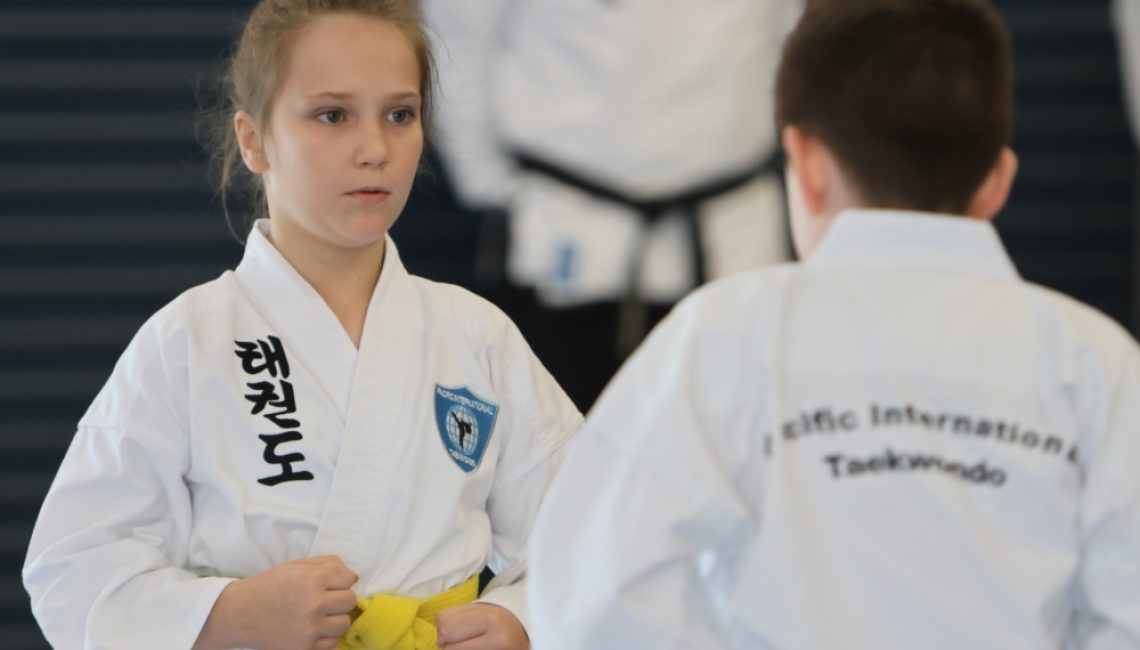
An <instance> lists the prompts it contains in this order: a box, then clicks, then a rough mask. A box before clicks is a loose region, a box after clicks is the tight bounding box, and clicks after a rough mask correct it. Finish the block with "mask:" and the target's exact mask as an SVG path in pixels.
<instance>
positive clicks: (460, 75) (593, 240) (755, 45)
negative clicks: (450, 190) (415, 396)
mask: <svg viewBox="0 0 1140 650" xmlns="http://www.w3.org/2000/svg"><path fill="white" fill-rule="evenodd" d="M422 5H423V6H424V11H425V15H426V17H427V20H428V23H429V25H430V26H431V27H432V32H433V33H434V34H435V35H436V36H437V37H438V41H437V44H436V47H435V51H436V52H437V56H438V62H439V69H440V85H441V87H442V90H443V92H442V93H441V100H440V110H439V119H438V120H437V125H438V127H439V128H438V136H439V137H438V138H437V140H436V143H437V144H438V145H439V147H440V149H441V151H442V153H443V154H444V158H445V161H446V162H447V163H448V171H449V175H450V176H451V178H452V179H453V180H454V184H455V185H456V188H457V190H458V191H459V194H460V196H461V197H462V198H464V199H465V202H467V203H469V204H473V205H494V206H504V205H506V206H507V207H508V208H509V212H510V224H511V246H510V251H509V255H508V265H507V266H508V273H509V276H510V278H511V279H512V280H513V281H514V283H515V284H517V285H521V286H528V287H529V286H533V287H535V288H536V289H537V291H538V295H539V297H540V298H542V299H543V301H544V302H545V303H547V304H548V305H552V306H573V305H578V304H582V303H586V302H591V301H597V300H618V299H621V298H623V297H624V296H625V295H626V294H627V292H628V291H629V290H630V289H631V283H632V284H633V285H634V288H635V289H636V291H637V292H639V293H640V295H642V296H643V297H644V298H646V299H649V300H652V301H657V302H673V301H675V300H677V299H678V298H680V297H681V296H682V295H683V294H684V293H685V292H687V291H688V290H690V289H691V288H692V287H693V282H694V277H695V276H696V274H695V272H694V266H693V257H694V255H691V254H690V249H691V248H692V238H691V236H690V230H689V224H688V223H687V221H686V217H684V215H683V214H681V213H682V212H684V211H685V210H679V209H675V208H677V206H672V207H671V208H670V209H668V210H665V211H664V212H663V213H662V214H658V215H655V216H656V217H659V219H657V220H656V221H654V222H653V224H652V225H648V224H647V223H646V219H645V218H644V217H645V216H646V215H643V214H639V213H638V211H637V210H633V209H631V208H630V207H629V206H628V205H624V204H622V203H619V202H615V201H614V200H610V199H607V198H601V197H600V196H599V195H598V194H597V193H595V192H588V191H583V190H582V189H581V187H579V186H575V185H572V184H567V183H566V182H564V181H563V180H555V179H554V178H552V177H551V176H550V175H549V174H546V173H536V172H535V171H534V170H533V169H531V170H529V171H522V172H520V170H519V169H518V168H517V165H516V162H517V156H518V155H519V154H522V155H523V156H525V157H527V158H535V159H538V160H540V161H542V162H543V163H545V164H547V165H549V166H551V167H554V168H557V169H559V170H562V171H565V172H568V173H570V174H572V175H574V176H577V177H580V178H582V179H585V180H588V181H590V182H591V183H592V184H596V185H599V186H603V187H605V188H608V189H611V190H613V191H614V192H615V193H617V194H620V195H621V196H623V197H627V198H629V199H631V200H635V201H638V202H646V203H654V202H662V201H663V202H666V203H668V200H667V199H669V198H672V197H675V196H676V195H678V194H685V193H690V192H692V191H693V190H695V189H697V188H701V187H702V186H704V185H705V184H713V185H715V184H717V183H718V182H720V181H725V180H726V179H731V178H734V177H735V178H742V179H743V180H741V182H740V184H739V185H733V186H732V189H731V190H728V191H724V192H721V193H715V192H714V196H713V197H711V198H707V199H706V200H702V201H698V202H697V205H693V206H688V208H692V210H693V211H694V212H695V215H696V217H695V218H696V219H697V220H698V221H699V231H700V233H701V240H703V246H702V249H703V253H704V255H705V258H706V263H705V264H704V265H702V266H704V271H705V272H706V274H707V276H708V277H719V276H721V275H725V274H728V273H732V272H735V271H739V270H742V269H749V268H754V267H756V266H759V265H762V264H766V263H770V262H775V261H781V260H784V259H786V257H787V254H786V236H785V231H784V228H785V226H784V218H783V214H784V209H783V194H782V185H781V183H780V180H779V176H778V174H777V173H775V172H776V171H778V168H777V167H774V166H768V167H767V169H768V172H769V173H764V171H763V169H764V167H765V166H764V164H763V163H764V162H765V161H767V160H769V159H770V158H771V156H772V155H773V154H774V153H775V151H776V149H777V147H778V142H777V134H776V132H775V126H774V124H773V123H772V119H771V114H772V85H773V83H774V76H775V70H776V63H777V61H778V59H779V53H780V47H781V46H782V42H783V38H784V36H785V34H786V33H787V32H788V31H789V30H790V28H791V27H792V25H793V24H794V21H795V19H796V18H798V15H799V6H800V3H799V2H798V1H796V0H716V1H715V2H691V1H690V0H606V1H601V0H487V1H485V2H477V3H472V2H455V0H424V2H422ZM730 185H731V183H730ZM643 243H644V245H645V246H646V249H645V251H644V257H643V260H644V263H643V264H642V265H641V270H640V272H639V273H638V272H637V271H635V270H634V268H635V267H636V261H637V259H638V258H639V257H641V256H640V255H639V253H638V250H639V248H640V247H641V246H642V244H643ZM631 273H634V274H635V275H636V276H637V277H639V278H640V279H639V280H635V279H632V278H631Z"/></svg>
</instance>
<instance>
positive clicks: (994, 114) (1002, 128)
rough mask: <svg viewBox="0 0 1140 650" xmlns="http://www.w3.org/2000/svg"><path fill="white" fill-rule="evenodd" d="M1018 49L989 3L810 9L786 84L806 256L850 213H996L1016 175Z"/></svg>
mask: <svg viewBox="0 0 1140 650" xmlns="http://www.w3.org/2000/svg"><path fill="white" fill-rule="evenodd" d="M1010 49H1011V48H1010V43H1009V35H1008V32H1007V30H1006V28H1005V25H1004V23H1003V22H1002V20H1001V18H1000V17H999V16H998V15H997V13H996V12H995V11H994V9H993V8H992V7H990V6H989V3H988V2H987V0H809V1H808V6H807V9H806V10H805V13H804V16H803V18H802V19H801V20H800V23H799V25H798V26H797V27H796V29H795V30H794V31H793V32H792V34H791V35H790V36H789V38H788V42H787V44H786V45H785V47H784V54H783V59H782V61H781V63H780V70H779V76H778V80H777V86H776V120H777V123H778V126H779V127H780V130H781V131H782V133H783V140H784V146H785V149H786V150H787V153H788V157H789V162H790V167H791V169H790V171H791V174H789V180H790V184H791V187H790V191H791V194H792V203H793V227H794V229H795V230H797V231H801V232H797V233H796V235H797V237H796V239H797V242H796V243H797V248H798V249H799V250H800V253H801V255H806V254H807V253H809V252H810V250H811V248H813V247H814V244H815V243H818V239H820V238H822V235H823V233H824V232H825V231H826V227H827V225H828V224H829V223H830V218H831V217H832V216H834V215H835V213H837V212H839V211H841V210H843V209H845V208H850V207H870V208H888V209H902V210H921V211H926V212H940V213H948V214H961V215H969V216H975V217H979V218H991V217H992V216H994V214H996V213H997V212H998V211H999V210H1000V209H1001V206H1002V205H1003V204H1004V202H1005V198H1006V196H1007V195H1008V191H1009V184H1010V183H1011V182H1012V178H1013V175H1014V173H1015V171H1016V166H1017V163H1016V159H1015V158H1014V157H1013V154H1012V152H1010V151H1009V149H1008V144H1009V140H1010V134H1011V130H1012V122H1013V83H1012V76H1013V73H1012V67H1013V65H1012V60H1011V53H1010ZM797 212H799V213H800V214H796V213H797ZM813 218H814V219H815V220H814V221H812V220H813ZM797 220H798V221H799V222H800V223H799V224H797V223H796V221H797ZM805 224H806V225H805ZM805 230H806V232H804V231H805ZM805 249H806V250H805Z"/></svg>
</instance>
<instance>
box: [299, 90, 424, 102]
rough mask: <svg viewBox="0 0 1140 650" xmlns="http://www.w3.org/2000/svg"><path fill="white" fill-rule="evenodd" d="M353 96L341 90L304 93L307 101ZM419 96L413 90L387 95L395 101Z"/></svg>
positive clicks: (335, 99)
mask: <svg viewBox="0 0 1140 650" xmlns="http://www.w3.org/2000/svg"><path fill="white" fill-rule="evenodd" d="M355 97H356V95H355V93H341V92H332V91H328V92H321V93H316V94H313V95H305V99H306V100H308V101H315V100H320V99H331V100H333V101H347V100H350V99H353V98H355ZM419 98H420V94H419V93H418V92H415V91H407V92H401V93H395V94H393V95H389V96H388V99H389V100H395V101H404V100H408V99H419Z"/></svg>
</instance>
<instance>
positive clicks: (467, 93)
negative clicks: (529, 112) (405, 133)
mask: <svg viewBox="0 0 1140 650" xmlns="http://www.w3.org/2000/svg"><path fill="white" fill-rule="evenodd" d="M524 1H525V0H482V1H480V2H456V1H455V0H421V3H420V4H421V6H422V8H423V11H424V17H425V19H426V21H427V23H428V26H429V27H430V33H431V35H432V37H433V51H434V52H435V56H436V71H437V75H438V79H439V87H440V90H441V92H440V93H439V103H438V106H437V111H436V120H435V129H434V133H433V136H434V137H433V142H434V144H435V145H436V147H437V148H438V149H439V152H440V154H441V155H442V157H443V160H444V163H445V164H446V167H447V171H448V176H449V177H450V179H451V181H452V183H453V185H454V186H455V190H456V192H457V193H458V195H459V197H460V198H461V199H462V200H463V202H464V203H465V204H467V205H468V206H469V207H472V208H503V207H506V203H507V199H508V196H509V194H510V191H511V187H512V183H513V182H514V169H513V167H514V165H513V162H512V161H511V159H510V156H509V153H508V152H507V151H506V150H505V149H504V147H503V146H502V145H501V144H500V142H499V141H498V140H497V139H496V137H495V133H496V132H497V130H498V129H497V128H496V127H497V125H496V124H495V122H494V119H493V115H494V105H493V101H492V100H493V93H494V80H493V73H492V69H493V66H494V64H495V59H496V57H497V56H499V55H500V46H501V37H502V32H503V30H505V29H506V28H507V26H509V24H510V23H509V22H507V21H505V20H504V17H505V16H507V15H509V14H510V13H511V12H512V11H518V5H520V4H522V3H523V2H524Z"/></svg>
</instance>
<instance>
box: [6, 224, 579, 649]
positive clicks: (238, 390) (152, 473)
mask: <svg viewBox="0 0 1140 650" xmlns="http://www.w3.org/2000/svg"><path fill="white" fill-rule="evenodd" d="M266 227H267V223H266V222H260V223H259V224H258V227H256V228H255V229H254V230H253V232H252V234H251V235H250V238H249V242H248V244H247V247H246V252H245V256H244V259H243V260H242V261H241V264H240V265H239V266H238V267H237V269H236V271H233V272H226V273H224V274H223V275H222V276H221V277H219V278H218V279H217V280H214V281H212V282H209V283H207V284H204V285H202V286H199V287H196V288H194V289H191V290H190V291H187V292H186V293H184V294H183V295H182V296H180V297H179V298H178V299H176V300H175V301H173V302H172V303H171V304H169V305H167V306H166V307H165V308H163V309H162V310H161V311H159V312H158V313H157V314H156V315H155V316H153V317H152V318H151V319H150V320H149V321H148V322H147V323H146V324H145V325H144V326H143V327H142V328H141V330H140V331H139V332H138V334H137V335H136V336H135V338H134V340H133V341H132V342H131V344H130V346H129V347H128V348H127V350H126V352H125V353H124V354H123V356H122V358H121V359H120V360H119V362H118V364H117V365H116V366H115V370H114V372H113V373H112V375H111V378H110V380H109V381H108V382H107V384H106V386H104V388H103V390H102V391H101V392H100V393H99V395H98V397H97V398H96V399H95V401H94V403H93V404H92V405H91V407H90V409H89V410H88V412H87V413H86V415H84V417H83V419H82V420H81V422H80V424H79V429H78V433H77V434H76V436H75V438H74V441H73V442H72V444H71V447H70V449H69V450H68V452H67V456H66V458H65V459H64V461H63V465H62V467H61V468H60V470H59V474H58V475H57V476H56V479H55V482H54V483H53V484H52V487H51V490H50V491H49V493H48V496H47V499H46V501H45V502H44V505H43V509H42V511H41V513H40V516H39V520H38V521H37V523H36V527H35V532H34V533H33V536H32V540H31V545H30V548H29V550H28V556H27V563H26V565H25V568H24V582H25V585H26V587H27V589H28V592H29V593H30V594H31V597H32V608H33V610H34V612H35V615H36V618H37V620H38V621H39V623H40V625H41V627H42V628H43V630H44V632H45V634H46V636H47V638H48V640H49V641H50V642H51V643H52V645H53V646H55V647H57V648H68V649H73V648H107V649H114V650H131V649H135V648H137V649H140V650H141V649H144V648H145V649H147V650H153V649H154V648H189V647H190V646H191V645H192V644H193V642H194V640H195V638H196V637H197V635H198V632H199V631H200V629H201V626H202V624H203V622H204V621H205V618H206V616H207V614H208V613H209V612H210V609H211V607H212V606H213V604H214V601H215V599H216V598H217V596H218V594H219V593H220V592H221V590H222V588H223V587H224V586H225V585H226V584H227V582H228V581H229V580H231V579H234V578H241V577H245V576H249V575H252V574H254V573H257V572H260V571H263V570H265V569H268V568H270V567H272V566H275V565H279V564H281V563H284V562H288V561H291V560H297V559H301V558H305V557H309V556H315V555H325V554H332V555H337V556H339V557H340V558H341V559H342V560H343V561H344V563H345V564H346V565H347V566H348V567H349V568H350V569H352V570H353V571H354V572H356V573H357V574H359V576H360V580H359V582H358V583H357V584H356V585H355V587H354V588H355V590H356V591H357V592H358V593H359V594H361V595H371V594H373V593H377V592H385V593H393V594H399V595H406V596H413V597H427V596H431V595H434V594H436V593H438V592H441V591H444V590H446V589H448V588H450V587H452V586H454V585H456V584H458V583H460V582H462V581H464V580H466V579H467V578H468V577H470V576H471V575H473V574H476V573H478V572H479V571H480V570H481V569H482V568H483V567H484V566H485V565H488V564H489V565H490V567H491V568H492V569H493V570H495V571H496V572H497V573H498V574H499V575H498V577H497V578H496V579H495V581H494V582H493V583H492V584H491V586H490V587H489V588H488V590H487V592H486V593H485V594H484V597H483V599H484V600H486V601H489V602H494V603H497V604H500V605H502V606H504V607H507V608H508V609H510V610H512V611H513V612H515V614H516V615H518V616H519V618H520V619H521V620H522V621H523V622H524V624H525V622H526V620H527V619H526V612H525V607H524V605H525V595H524V593H523V590H524V586H523V584H524V583H523V580H524V576H523V572H524V568H525V564H526V553H525V549H526V542H527V538H528V535H529V532H530V529H531V524H532V520H533V516H534V513H535V512H536V510H537V507H538V504H539V502H540V500H541V498H542V496H543V494H544V492H545V490H546V486H547V484H548V481H549V480H550V479H551V477H552V475H553V472H554V471H555V468H556V466H557V465H558V463H559V460H560V458H561V454H562V452H561V450H562V447H563V445H564V443H565V442H566V441H567V439H568V438H569V436H570V435H571V434H572V433H573V432H574V431H575V429H576V428H577V427H578V425H579V423H580V419H581V416H580V415H579V414H578V413H577V411H576V410H575V408H574V406H573V405H572V404H571V402H570V401H569V399H567V398H566V396H565V395H564V394H563V393H562V391H561V389H560V388H559V387H558V386H557V385H556V383H555V382H554V380H553V379H552V378H551V377H550V375H549V374H548V373H547V372H546V370H545V369H544V368H543V367H542V366H541V365H540V364H539V362H538V361H537V360H536V359H535V357H534V356H533V355H532V353H531V352H530V349H529V348H528V347H527V345H526V343H525V342H524V341H523V339H522V337H521V336H520V335H519V333H518V331H517V330H516V329H515V327H514V325H513V324H512V323H511V322H510V321H509V320H508V319H507V318H506V317H505V316H503V315H502V314H501V312H499V311H498V310H497V309H496V308H495V307H493V306H491V305H490V304H489V303H487V302H485V301H483V300H482V299H480V298H478V297H476V296H474V295H473V294H470V293H468V292H466V291H464V290H463V289H460V288H457V287H454V286H449V285H445V284H437V283H433V282H429V281H427V280H424V279H421V278H417V277H413V276H410V275H409V274H408V273H407V271H406V270H405V269H404V267H403V266H402V264H401V262H400V258H399V256H398V254H397V252H396V248H395V246H394V244H393V243H392V241H391V240H390V239H389V240H388V242H387V249H386V255H385V261H384V269H383V272H382V274H381V277H380V281H379V283H378V284H377V286H376V289H375V292H374V294H373V297H372V301H371V304H370V307H369V311H368V316H367V320H366V323H365V330H364V333H363V337H362V339H361V342H360V348H359V350H358V349H357V348H356V347H355V346H354V345H353V343H352V342H351V340H350V339H349V338H348V336H347V334H346V333H345V332H344V330H343V328H342V327H341V325H340V323H339V322H338V320H337V318H336V316H335V315H334V314H333V313H332V312H331V311H330V310H329V309H328V307H327V306H326V305H325V303H324V302H323V300H322V299H321V297H320V296H319V295H318V294H317V293H316V291H315V290H313V289H312V287H311V286H310V285H309V284H307V283H306V282H305V281H304V280H303V279H302V278H301V276H300V275H298V274H297V273H296V272H295V270H294V269H293V268H292V267H291V266H290V265H289V263H288V262H286V260H285V259H284V258H283V257H282V256H281V255H280V254H279V253H278V252H277V250H276V249H275V248H274V247H273V245H272V244H271V243H270V242H269V240H268V239H267V238H266V236H265V235H264V234H263V233H264V229H265V228H266Z"/></svg>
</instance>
